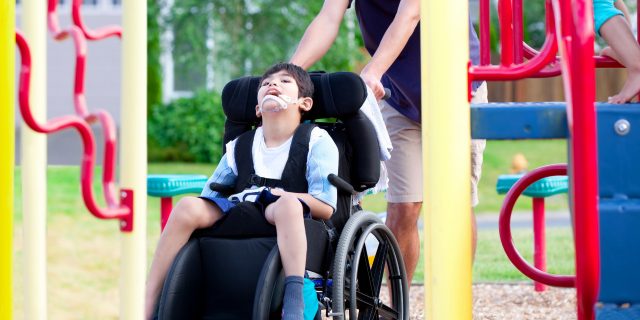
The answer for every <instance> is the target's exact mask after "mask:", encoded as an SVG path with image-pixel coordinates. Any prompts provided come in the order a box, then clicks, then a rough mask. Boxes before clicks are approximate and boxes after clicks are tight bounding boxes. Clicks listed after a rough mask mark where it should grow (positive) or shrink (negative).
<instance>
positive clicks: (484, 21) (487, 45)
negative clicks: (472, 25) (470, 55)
mask: <svg viewBox="0 0 640 320" xmlns="http://www.w3.org/2000/svg"><path fill="white" fill-rule="evenodd" d="M490 64H491V10H490V7H489V0H480V65H481V66H486V65H490Z"/></svg>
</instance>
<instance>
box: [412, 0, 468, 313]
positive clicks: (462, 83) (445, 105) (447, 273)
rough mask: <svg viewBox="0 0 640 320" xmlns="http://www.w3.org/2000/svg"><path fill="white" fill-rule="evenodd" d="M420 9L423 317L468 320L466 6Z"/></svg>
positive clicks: (439, 4) (460, 1) (435, 4)
mask: <svg viewBox="0 0 640 320" xmlns="http://www.w3.org/2000/svg"><path fill="white" fill-rule="evenodd" d="M420 10H421V12H420V13H421V19H420V21H421V23H420V26H421V27H420V28H421V30H420V41H421V45H422V51H421V52H422V58H421V66H422V70H421V72H422V124H423V127H422V158H423V161H424V170H423V172H424V178H423V182H424V183H423V185H424V186H425V188H424V191H425V197H424V210H425V211H424V212H425V224H424V233H425V236H424V240H423V241H424V250H425V252H426V254H425V270H424V274H425V293H426V294H425V317H426V318H428V319H434V320H440V319H450V320H455V319H471V316H472V300H471V220H470V210H471V195H470V192H460V190H471V186H470V180H469V177H470V176H471V172H470V170H471V169H470V168H471V162H470V161H471V160H470V157H469V146H470V143H471V140H470V139H471V138H470V136H471V133H470V130H471V129H470V110H469V101H468V99H467V90H468V82H467V77H468V76H467V68H468V61H469V44H468V38H469V37H468V28H469V25H468V24H469V21H468V2H467V1H466V0H453V1H426V0H423V1H422V2H421V6H420ZM443 30H446V31H445V32H443Z"/></svg>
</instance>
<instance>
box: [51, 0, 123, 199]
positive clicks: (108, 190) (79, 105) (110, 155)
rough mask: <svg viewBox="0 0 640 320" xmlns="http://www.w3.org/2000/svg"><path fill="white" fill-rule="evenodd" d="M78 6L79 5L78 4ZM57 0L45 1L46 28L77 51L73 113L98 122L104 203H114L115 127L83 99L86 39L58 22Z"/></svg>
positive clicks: (109, 119)
mask: <svg viewBox="0 0 640 320" xmlns="http://www.w3.org/2000/svg"><path fill="white" fill-rule="evenodd" d="M78 5H79V4H78ZM56 6H57V1H56V0H49V3H48V15H47V18H48V25H49V30H50V31H51V32H52V33H53V37H54V39H56V40H58V41H60V40H64V39H66V38H68V37H69V36H71V38H72V39H73V42H74V47H75V50H76V52H75V53H76V63H75V81H74V92H73V102H74V104H73V105H74V108H75V111H76V114H77V115H79V116H80V117H82V118H84V120H85V121H86V122H87V123H89V124H92V123H95V122H99V123H100V125H101V127H102V130H103V136H104V140H105V149H104V159H103V171H102V189H103V194H104V197H105V199H106V200H107V201H106V202H107V203H108V204H114V203H117V202H118V196H117V194H118V193H117V188H116V187H115V165H116V149H117V148H116V128H115V127H116V126H115V122H114V121H113V118H112V117H111V115H110V114H109V113H108V112H106V111H104V110H97V111H96V112H95V113H90V112H89V110H88V107H87V103H86V98H85V94H84V92H85V87H84V83H85V81H84V80H85V72H86V60H87V59H86V56H87V41H86V40H85V36H84V33H83V31H82V29H81V28H79V27H78V26H75V25H72V26H71V27H70V28H69V30H61V29H60V27H59V24H58V19H57V11H56Z"/></svg>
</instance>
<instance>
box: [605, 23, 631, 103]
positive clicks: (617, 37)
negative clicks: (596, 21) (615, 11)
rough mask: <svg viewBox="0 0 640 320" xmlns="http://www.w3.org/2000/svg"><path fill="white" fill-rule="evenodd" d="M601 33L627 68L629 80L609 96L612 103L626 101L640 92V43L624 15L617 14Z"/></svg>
mask: <svg viewBox="0 0 640 320" xmlns="http://www.w3.org/2000/svg"><path fill="white" fill-rule="evenodd" d="M600 34H601V35H602V37H603V38H604V40H605V41H606V42H607V44H608V45H609V46H610V47H611V49H612V50H613V51H614V53H613V56H612V55H610V54H609V55H610V56H612V57H613V58H616V60H618V61H619V62H620V63H621V64H622V65H624V66H625V67H626V68H627V82H625V84H624V86H623V87H622V90H620V92H619V93H618V94H616V95H614V96H612V97H610V98H609V102H610V103H625V102H627V101H629V100H631V99H632V98H633V97H634V96H635V95H637V94H638V92H640V45H638V42H637V41H636V39H635V38H634V36H633V33H632V32H631V29H629V24H628V23H627V22H626V20H625V19H624V18H623V17H622V16H615V17H613V18H611V19H609V20H608V21H607V22H605V23H604V24H603V25H602V27H600Z"/></svg>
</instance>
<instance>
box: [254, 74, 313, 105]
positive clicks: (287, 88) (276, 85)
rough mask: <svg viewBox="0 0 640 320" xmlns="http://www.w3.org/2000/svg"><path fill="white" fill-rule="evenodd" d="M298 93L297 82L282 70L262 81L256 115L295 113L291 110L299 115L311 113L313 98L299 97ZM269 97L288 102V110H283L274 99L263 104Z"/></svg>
mask: <svg viewBox="0 0 640 320" xmlns="http://www.w3.org/2000/svg"><path fill="white" fill-rule="evenodd" d="M298 91H299V90H298V84H297V83H296V80H295V79H294V78H293V77H292V76H291V75H290V74H289V73H288V72H287V71H286V70H280V71H278V72H276V73H274V74H271V75H269V76H267V77H266V78H265V79H263V80H262V83H260V88H259V89H258V105H257V106H256V115H257V116H258V117H260V116H262V115H263V114H265V113H275V112H293V111H291V110H290V109H293V110H295V112H297V113H300V111H309V110H310V109H311V105H312V103H311V98H309V97H298V94H299V93H298ZM267 95H272V96H276V97H279V98H280V99H281V100H283V101H284V102H286V108H285V109H282V106H281V105H280V104H279V103H278V101H276V100H272V99H267V100H265V101H264V103H263V99H264V97H265V96H267ZM260 104H262V106H260ZM261 107H262V108H261ZM261 109H262V110H261Z"/></svg>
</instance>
